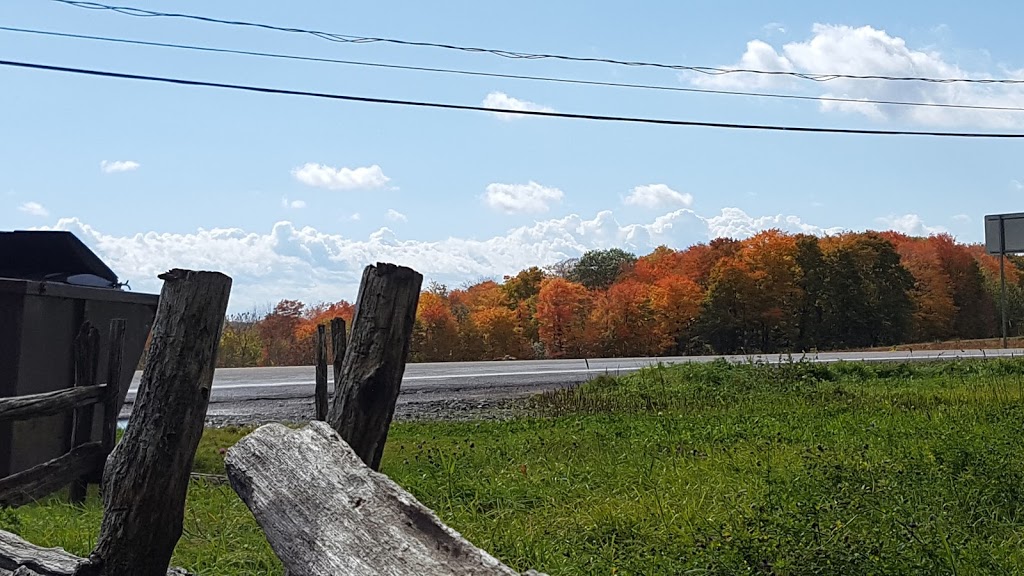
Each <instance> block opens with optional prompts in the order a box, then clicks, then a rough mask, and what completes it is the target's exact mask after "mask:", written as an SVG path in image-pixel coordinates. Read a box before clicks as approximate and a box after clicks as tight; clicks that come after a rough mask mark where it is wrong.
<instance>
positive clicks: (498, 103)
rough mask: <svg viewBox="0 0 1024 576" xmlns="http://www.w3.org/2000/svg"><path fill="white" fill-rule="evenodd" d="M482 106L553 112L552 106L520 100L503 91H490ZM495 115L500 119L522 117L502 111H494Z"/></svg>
mask: <svg viewBox="0 0 1024 576" xmlns="http://www.w3.org/2000/svg"><path fill="white" fill-rule="evenodd" d="M482 106H484V107H485V108H495V109H498V110H519V111H523V110H525V111H529V112H554V111H555V109H554V108H549V107H547V106H544V105H541V104H537V103H535V102H529V101H527V100H520V99H518V98H513V97H511V96H509V95H508V94H505V93H504V92H491V93H490V94H488V95H487V97H485V98H484V101H483V103H482ZM494 115H495V116H497V117H498V118H501V119H502V120H514V119H516V118H522V116H519V115H516V114H506V113H504V112H495V113H494Z"/></svg>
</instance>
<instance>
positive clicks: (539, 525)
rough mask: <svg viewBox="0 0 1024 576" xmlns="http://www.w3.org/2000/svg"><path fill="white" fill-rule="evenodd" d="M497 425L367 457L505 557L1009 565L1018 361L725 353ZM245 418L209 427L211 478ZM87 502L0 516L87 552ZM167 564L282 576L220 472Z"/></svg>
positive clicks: (1016, 468)
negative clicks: (758, 360) (737, 360)
mask: <svg viewBox="0 0 1024 576" xmlns="http://www.w3.org/2000/svg"><path fill="white" fill-rule="evenodd" d="M529 410H530V411H531V413H532V415H531V416H530V417H524V418H522V419H518V420H513V421H506V422H480V423H444V422H433V423H400V424H396V425H395V426H394V427H393V428H392V434H391V437H390V439H389V441H388V446H387V450H386V453H385V457H384V472H386V473H387V474H388V475H390V476H391V477H392V478H393V479H395V480H396V481H397V482H398V483H399V484H401V485H402V486H404V487H406V488H407V489H409V490H410V491H411V492H412V493H413V494H415V495H416V497H417V498H419V499H420V500H421V501H423V502H424V503H425V504H426V505H428V506H430V507H432V508H433V509H434V510H436V511H437V513H438V514H439V515H440V516H441V517H442V519H444V520H445V521H446V522H448V523H449V524H450V525H452V526H453V527H454V528H456V529H457V530H459V531H461V532H462V533H463V534H464V535H466V536H467V537H468V538H470V539H471V540H472V541H473V542H474V543H476V544H477V545H479V546H481V547H482V548H484V549H487V550H489V551H490V552H492V553H493V554H495V555H496V556H498V557H499V558H501V559H502V560H504V561H505V562H507V563H509V564H510V565H512V566H513V567H516V568H518V569H526V568H536V569H538V570H542V571H546V572H548V573H550V574H552V575H561V574H573V575H575V574H579V575H586V574H972V575H973V574H1013V573H1024V545H1022V544H1024V542H1022V539H1024V494H1022V491H1024V451H1022V444H1024V427H1022V423H1024V361H1020V360H999V361H988V362H946V363H921V364H914V365H865V364H832V365H824V364H789V365H782V366H776V367H769V366H752V365H740V366H730V365H727V364H725V363H716V364H710V365H686V366H678V367H671V368H657V369H651V370H646V371H643V372H640V373H637V374H635V375H632V376H628V377H624V378H621V379H611V378H602V379H599V380H597V381H594V382H592V383H590V384H587V385H585V386H583V387H581V388H578V389H575V390H571V391H564V392H556V393H550V394H547V395H544V396H540V397H536V398H534V399H533V400H532V401H531V402H530V407H529ZM241 433H242V431H239V430H211V431H208V433H207V435H206V436H205V437H204V440H203V444H202V446H201V448H200V451H199V453H198V454H197V460H196V468H197V470H199V471H202V472H207V473H220V472H222V471H223V468H222V459H223V457H222V455H221V454H220V449H222V448H225V447H227V446H230V445H231V443H233V442H234V441H235V440H236V439H237V438H238V437H239V435H240V434H241ZM100 514H101V509H100V506H99V502H98V501H97V500H96V499H95V498H94V497H93V498H92V499H91V500H90V501H89V503H88V504H87V505H86V506H85V507H84V508H80V509H75V508H71V507H69V506H67V505H65V504H62V503H60V502H59V501H57V500H56V499H55V500H53V501H49V502H43V503H40V504H37V505H33V506H28V507H24V508H21V509H18V510H16V511H8V512H5V513H3V514H2V515H0V527H3V528H6V529H9V530H12V531H14V532H17V533H19V534H21V535H22V536H24V537H26V538H27V539H29V540H30V541H32V542H35V543H38V544H43V545H47V546H63V547H66V548H67V549H69V550H71V551H73V552H75V553H78V554H85V553H87V552H88V551H89V550H90V549H91V546H92V540H93V538H94V537H95V534H96V531H97V529H98V526H99V519H100ZM185 518H186V520H185V534H184V536H183V537H182V540H181V542H180V543H179V545H178V550H177V552H176V556H175V563H176V564H178V565H182V566H185V567H187V568H190V569H192V570H195V571H196V572H198V573H199V574H203V575H210V576H213V575H219V574H223V575H227V574H265V573H280V570H281V568H280V565H279V564H278V563H277V561H276V559H275V558H274V556H273V554H272V553H271V551H270V550H269V547H268V546H267V544H266V542H265V541H264V539H263V537H262V535H261V533H260V531H259V530H258V528H257V527H256V525H255V522H254V521H253V520H252V518H251V516H250V515H249V514H248V511H247V510H246V508H245V506H244V505H243V504H242V503H241V501H239V500H238V499H237V498H236V497H235V496H234V493H233V492H232V491H231V489H230V488H229V487H227V486H216V485H211V484H207V483H204V482H195V483H193V485H192V488H191V491H190V495H189V504H188V510H187V512H186V515H185Z"/></svg>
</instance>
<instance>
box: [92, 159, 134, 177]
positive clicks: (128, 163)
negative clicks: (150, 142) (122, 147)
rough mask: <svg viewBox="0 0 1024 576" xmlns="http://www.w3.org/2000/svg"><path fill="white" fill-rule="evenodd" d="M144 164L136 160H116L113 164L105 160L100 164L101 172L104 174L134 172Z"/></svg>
mask: <svg viewBox="0 0 1024 576" xmlns="http://www.w3.org/2000/svg"><path fill="white" fill-rule="evenodd" d="M141 166H142V164H139V163H138V162H136V161H134V160H114V161H113V162H111V161H107V160H104V161H102V162H100V170H102V171H103V173H104V174H114V173H117V172H131V171H132V170H138V169H139V168H140V167H141Z"/></svg>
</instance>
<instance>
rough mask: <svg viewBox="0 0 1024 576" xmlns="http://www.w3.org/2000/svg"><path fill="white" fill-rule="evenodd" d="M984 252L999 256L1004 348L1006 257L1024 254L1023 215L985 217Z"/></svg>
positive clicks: (1000, 308)
mask: <svg viewBox="0 0 1024 576" xmlns="http://www.w3.org/2000/svg"><path fill="white" fill-rule="evenodd" d="M985 251H986V252H988V253H989V254H993V255H996V254H998V255H999V310H1000V316H1001V317H1002V321H1001V324H1002V336H1003V348H1006V346H1007V342H1006V333H1007V320H1006V264H1005V261H1006V255H1007V254H1017V253H1020V252H1024V213H1016V214H992V215H989V216H985Z"/></svg>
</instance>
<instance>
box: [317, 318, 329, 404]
mask: <svg viewBox="0 0 1024 576" xmlns="http://www.w3.org/2000/svg"><path fill="white" fill-rule="evenodd" d="M315 346H316V393H315V396H314V401H315V403H316V416H315V417H316V419H317V420H321V421H323V420H327V334H326V329H325V327H324V325H323V324H320V325H318V326H317V327H316V342H315Z"/></svg>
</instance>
